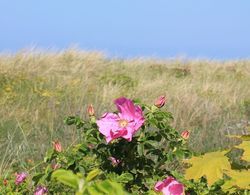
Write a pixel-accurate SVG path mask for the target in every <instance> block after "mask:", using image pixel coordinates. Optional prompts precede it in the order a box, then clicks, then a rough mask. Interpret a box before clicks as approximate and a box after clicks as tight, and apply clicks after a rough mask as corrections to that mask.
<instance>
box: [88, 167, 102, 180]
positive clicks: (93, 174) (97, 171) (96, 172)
mask: <svg viewBox="0 0 250 195" xmlns="http://www.w3.org/2000/svg"><path fill="white" fill-rule="evenodd" d="M100 173H101V170H100V169H94V170H92V171H90V172H89V174H88V175H87V177H86V180H87V181H91V180H93V179H94V178H95V177H96V176H98V175H99V174H100Z"/></svg>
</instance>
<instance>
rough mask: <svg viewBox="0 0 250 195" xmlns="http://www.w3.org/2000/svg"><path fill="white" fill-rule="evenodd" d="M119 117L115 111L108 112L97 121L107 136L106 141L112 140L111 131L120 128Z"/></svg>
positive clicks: (101, 131) (101, 130)
mask: <svg viewBox="0 0 250 195" xmlns="http://www.w3.org/2000/svg"><path fill="white" fill-rule="evenodd" d="M118 120H119V117H118V116H117V115H116V114H113V113H106V114H105V115H103V117H102V118H101V119H100V120H97V121H96V124H97V126H98V127H99V131H100V133H101V134H103V135H104V136H105V137H106V141H107V142H109V141H111V140H112V138H111V135H110V131H117V130H118V129H119V126H118V123H117V121H118Z"/></svg>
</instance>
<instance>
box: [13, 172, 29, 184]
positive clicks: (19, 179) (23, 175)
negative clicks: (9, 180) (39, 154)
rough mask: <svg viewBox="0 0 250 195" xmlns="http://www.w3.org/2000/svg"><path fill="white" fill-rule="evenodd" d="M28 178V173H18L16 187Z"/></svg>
mask: <svg viewBox="0 0 250 195" xmlns="http://www.w3.org/2000/svg"><path fill="white" fill-rule="evenodd" d="M27 176H28V174H27V173H24V172H22V173H17V174H16V180H15V184H16V185H19V184H21V183H23V182H24V181H25V180H26V178H27Z"/></svg>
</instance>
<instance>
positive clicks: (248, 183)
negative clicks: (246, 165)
mask: <svg viewBox="0 0 250 195" xmlns="http://www.w3.org/2000/svg"><path fill="white" fill-rule="evenodd" d="M225 174H226V175H228V176H229V177H231V179H230V180H227V181H226V182H225V184H224V185H223V186H222V189H223V190H224V191H229V190H230V189H231V188H232V187H235V188H240V189H248V190H250V179H249V178H250V170H243V171H236V170H229V171H225Z"/></svg>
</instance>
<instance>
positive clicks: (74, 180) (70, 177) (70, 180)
mask: <svg viewBox="0 0 250 195" xmlns="http://www.w3.org/2000/svg"><path fill="white" fill-rule="evenodd" d="M52 178H55V179H57V180H58V181H60V182H62V183H63V184H65V185H67V186H69V187H72V188H74V189H78V183H79V178H78V177H77V175H75V174H74V173H73V172H72V171H68V170H64V169H58V170H56V171H55V172H53V174H52Z"/></svg>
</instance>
